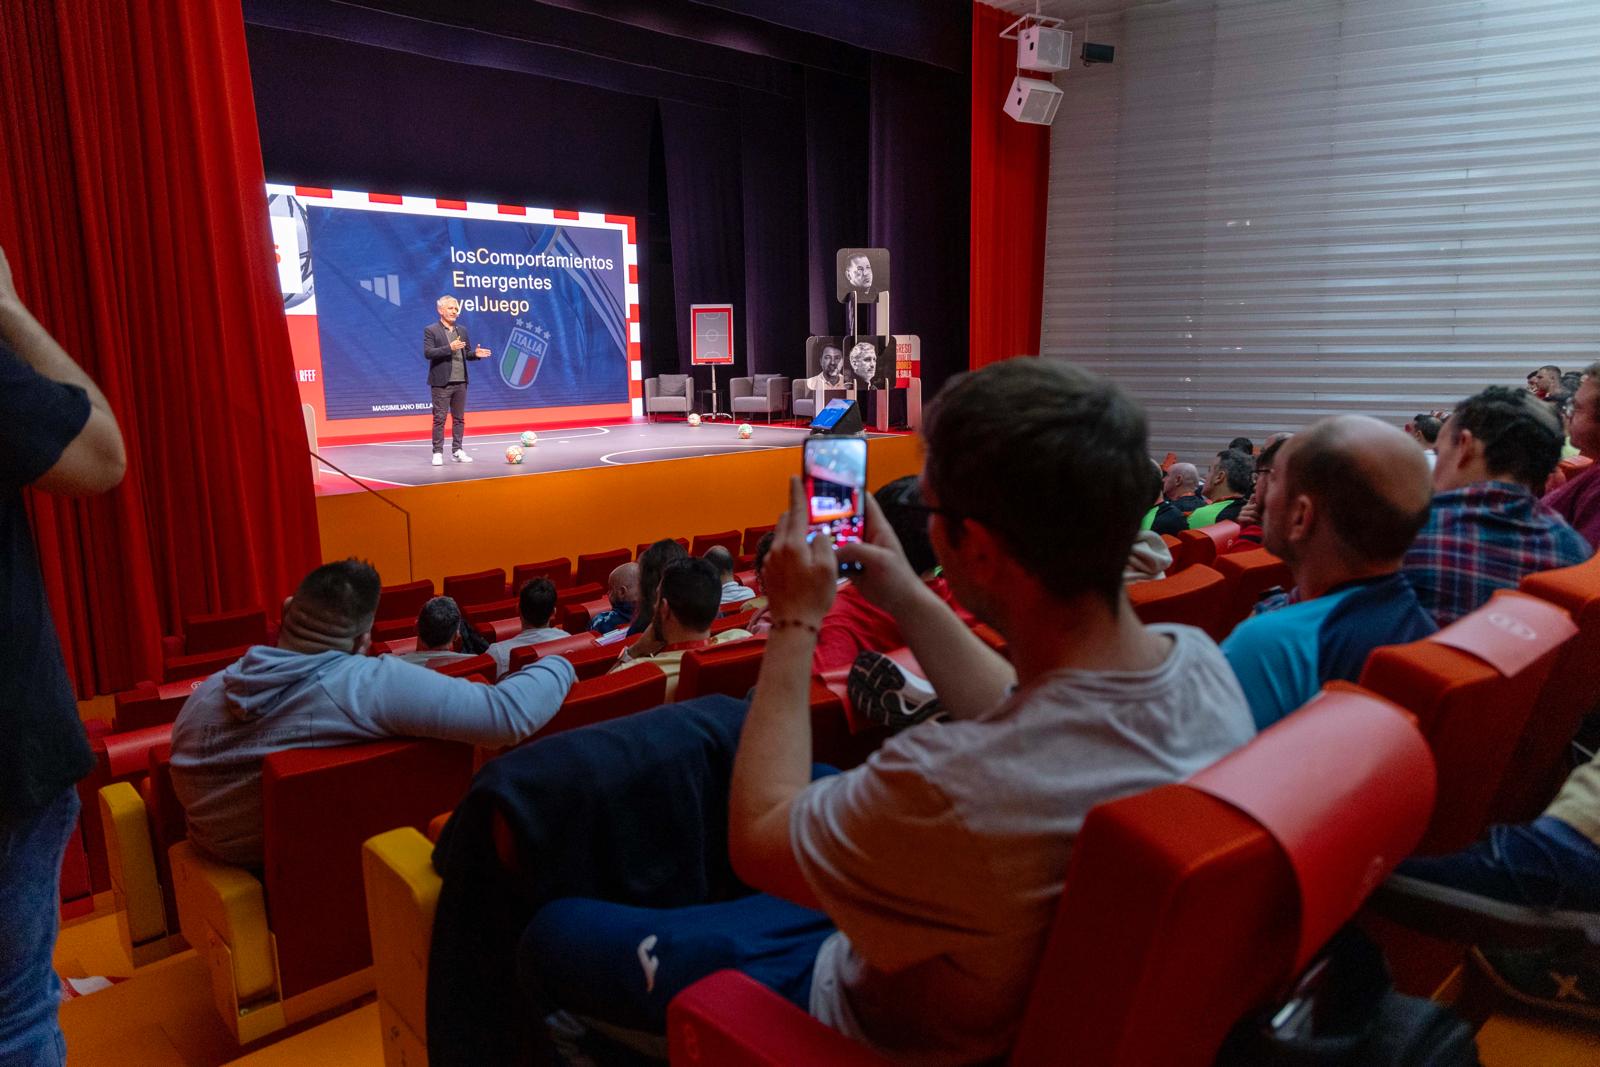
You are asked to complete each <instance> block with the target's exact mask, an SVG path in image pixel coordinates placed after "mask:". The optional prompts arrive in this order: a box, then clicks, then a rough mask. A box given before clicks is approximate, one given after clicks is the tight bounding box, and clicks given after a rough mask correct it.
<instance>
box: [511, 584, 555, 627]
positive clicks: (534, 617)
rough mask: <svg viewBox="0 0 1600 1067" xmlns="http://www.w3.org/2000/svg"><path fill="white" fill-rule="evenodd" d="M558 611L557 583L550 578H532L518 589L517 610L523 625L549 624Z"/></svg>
mask: <svg viewBox="0 0 1600 1067" xmlns="http://www.w3.org/2000/svg"><path fill="white" fill-rule="evenodd" d="M555 611H556V583H555V582H552V581H551V580H550V579H548V578H530V579H528V580H527V581H525V582H523V583H522V588H521V589H519V590H517V612H518V613H519V614H520V615H521V616H522V625H523V626H549V625H550V616H551V615H554V614H555Z"/></svg>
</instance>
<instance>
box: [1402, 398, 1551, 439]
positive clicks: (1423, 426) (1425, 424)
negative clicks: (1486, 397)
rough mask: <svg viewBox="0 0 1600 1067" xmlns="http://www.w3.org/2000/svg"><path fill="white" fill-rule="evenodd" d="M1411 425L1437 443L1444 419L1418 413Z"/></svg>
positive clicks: (1424, 437)
mask: <svg viewBox="0 0 1600 1067" xmlns="http://www.w3.org/2000/svg"><path fill="white" fill-rule="evenodd" d="M1524 392H1526V390H1524ZM1411 425H1412V426H1414V427H1416V430H1417V433H1419V434H1421V435H1422V439H1423V440H1424V441H1426V442H1428V443H1429V444H1430V445H1431V444H1437V443H1438V441H1439V427H1441V426H1443V425H1444V420H1443V419H1440V418H1439V417H1438V416H1436V415H1418V416H1417V417H1416V418H1414V419H1412V420H1411Z"/></svg>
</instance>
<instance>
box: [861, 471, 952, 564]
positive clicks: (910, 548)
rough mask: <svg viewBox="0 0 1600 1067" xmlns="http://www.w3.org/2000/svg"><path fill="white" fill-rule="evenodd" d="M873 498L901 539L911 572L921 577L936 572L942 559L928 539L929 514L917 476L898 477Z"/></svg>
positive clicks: (890, 526) (890, 527)
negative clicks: (931, 571) (923, 501)
mask: <svg viewBox="0 0 1600 1067" xmlns="http://www.w3.org/2000/svg"><path fill="white" fill-rule="evenodd" d="M872 495H873V496H874V497H876V498H877V501H878V507H879V509H880V510H881V511H882V512H883V517H884V518H885V519H887V520H888V522H889V529H891V530H893V531H894V535H895V536H896V537H898V538H899V539H900V547H901V548H903V549H905V552H906V559H907V560H908V561H909V562H910V563H911V569H912V570H914V571H916V572H917V573H918V574H925V573H927V572H928V571H930V570H932V569H933V568H934V566H935V565H937V564H938V562H939V557H938V556H937V555H936V554H935V553H934V551H933V542H932V541H930V540H929V539H928V512H927V510H926V509H925V508H923V506H922V489H921V487H920V486H918V485H917V477H916V475H914V474H908V475H906V476H905V477H904V478H896V479H895V480H894V481H892V482H890V483H889V484H888V485H886V486H884V487H883V488H881V489H879V490H878V491H877V492H876V493H873V494H872Z"/></svg>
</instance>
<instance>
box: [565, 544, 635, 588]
mask: <svg viewBox="0 0 1600 1067" xmlns="http://www.w3.org/2000/svg"><path fill="white" fill-rule="evenodd" d="M631 559H633V556H632V555H631V554H630V553H629V552H628V550H627V549H625V548H613V549H610V550H608V551H606V552H586V553H584V554H583V555H581V556H579V557H578V569H577V572H576V573H575V574H574V575H573V578H572V581H573V584H574V585H598V586H599V587H600V589H601V591H602V592H603V591H604V590H605V587H606V583H607V582H609V581H610V580H611V572H612V571H614V570H616V569H617V568H618V567H620V566H622V565H623V564H624V563H627V562H628V561H629V560H631Z"/></svg>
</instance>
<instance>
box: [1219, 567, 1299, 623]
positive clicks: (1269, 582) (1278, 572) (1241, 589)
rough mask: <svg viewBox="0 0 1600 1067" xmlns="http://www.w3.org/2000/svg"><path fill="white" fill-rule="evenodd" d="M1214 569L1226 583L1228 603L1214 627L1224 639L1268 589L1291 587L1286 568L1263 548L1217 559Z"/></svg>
mask: <svg viewBox="0 0 1600 1067" xmlns="http://www.w3.org/2000/svg"><path fill="white" fill-rule="evenodd" d="M1213 566H1214V567H1215V568H1216V571H1217V573H1218V574H1220V575H1222V577H1223V578H1225V579H1226V580H1227V582H1228V600H1227V602H1226V603H1225V604H1224V605H1223V608H1222V617H1221V619H1220V620H1219V622H1218V626H1217V632H1218V633H1219V634H1220V635H1222V636H1223V637H1226V636H1227V635H1228V633H1229V632H1230V631H1232V630H1233V628H1234V627H1235V626H1237V625H1239V623H1241V622H1243V621H1244V620H1245V619H1247V618H1249V617H1250V612H1251V610H1252V609H1253V608H1254V607H1255V606H1256V602H1257V601H1258V600H1260V599H1261V595H1262V594H1263V593H1265V592H1266V591H1267V590H1269V589H1271V588H1273V587H1274V586H1282V587H1283V588H1284V589H1285V590H1287V589H1289V588H1290V587H1291V586H1292V585H1293V584H1294V575H1293V574H1292V573H1290V571H1289V565H1288V564H1287V563H1285V562H1284V561H1283V560H1281V559H1279V558H1278V557H1277V556H1274V555H1273V554H1272V553H1271V552H1268V551H1267V550H1266V549H1264V548H1256V549H1251V550H1250V551H1248V552H1232V553H1229V554H1228V555H1226V556H1218V557H1217V560H1216V563H1215V564H1213Z"/></svg>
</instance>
